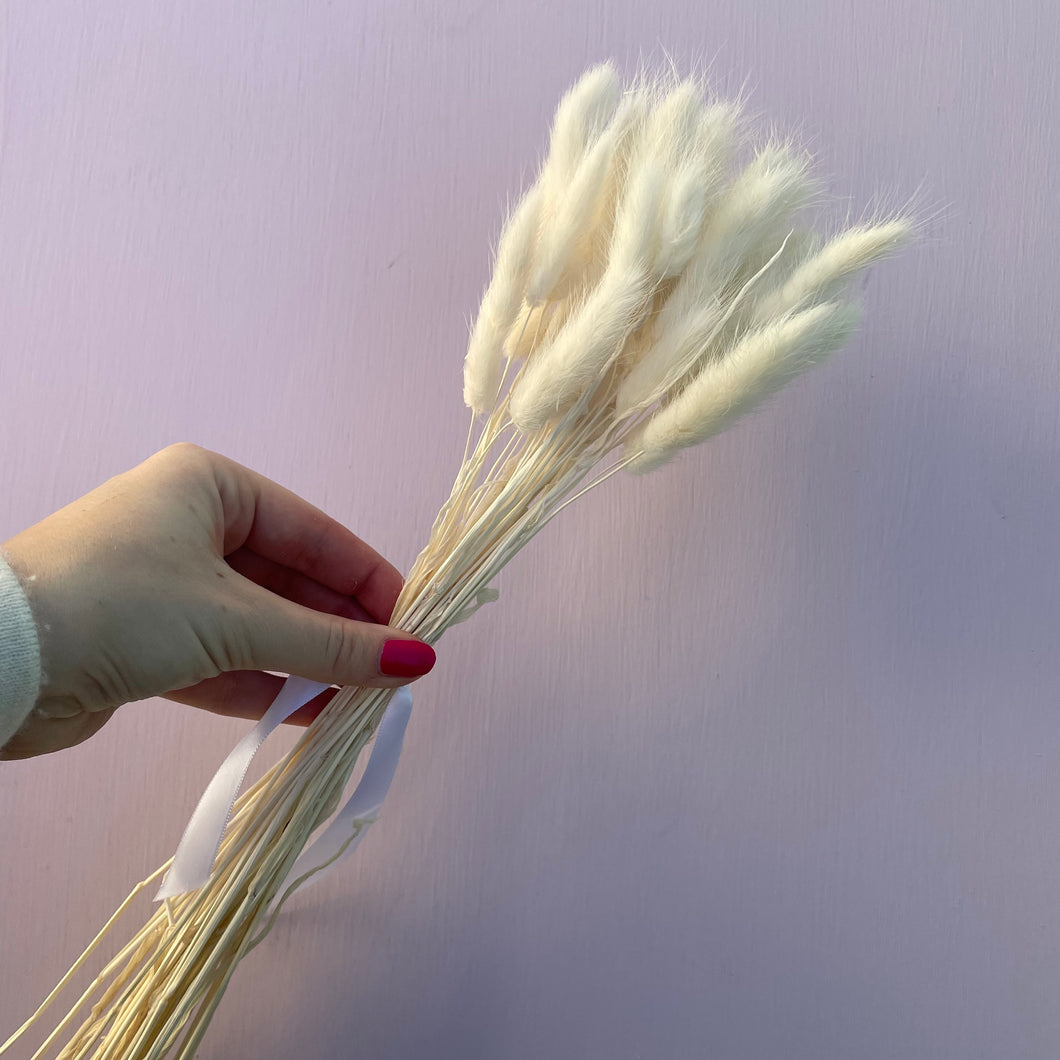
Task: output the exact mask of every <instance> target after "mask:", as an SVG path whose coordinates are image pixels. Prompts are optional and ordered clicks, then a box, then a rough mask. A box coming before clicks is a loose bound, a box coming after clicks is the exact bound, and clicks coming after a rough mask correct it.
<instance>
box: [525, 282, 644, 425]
mask: <svg viewBox="0 0 1060 1060" xmlns="http://www.w3.org/2000/svg"><path fill="white" fill-rule="evenodd" d="M649 280H650V277H649V274H648V271H647V269H645V268H643V267H642V268H636V267H634V268H627V269H617V268H615V269H608V270H607V272H606V273H604V276H603V278H602V279H601V281H600V283H599V284H598V285H597V286H596V287H595V288H594V289H593V290H592V292H591V293H590V294H589V295H588V297H587V298H586V300H585V302H584V304H583V305H582V306H581V307H580V308H579V309H577V310H575V311H574V312H572V314H571V316H570V317H569V319H568V320H567V321H566V323H565V324H564V326H563V327H562V328H561V329H560V330H559V332H558V333H557V334H556V336H555V338H554V339H553V340H552V342H551V343H550V344H549V345H548V346H547V347H545V348H544V349H542V350H540V351H539V352H537V353H536V354H535V355H534V357H533V358H532V359H531V360H529V361H528V362H527V364H526V367H525V368H524V369H523V373H522V375H521V376H520V378H519V381H518V382H517V383H516V384H515V385H514V386H513V387H512V391H511V404H510V412H511V417H512V422H513V423H514V424H515V425H516V427H518V428H519V429H520V430H521V431H525V432H533V431H537V430H540V429H541V428H542V427H543V426H544V425H545V424H546V423H547V422H548V421H549V420H551V419H554V418H555V417H557V416H559V415H561V414H562V413H564V412H566V411H567V410H568V409H569V408H571V406H573V405H574V404H575V403H576V402H577V400H578V398H579V397H580V396H581V395H582V394H584V393H585V392H586V391H587V390H588V389H589V388H591V387H592V385H593V384H594V383H595V382H596V381H597V380H598V379H599V378H600V376H601V374H602V373H603V371H604V370H605V369H606V368H607V366H608V365H609V364H610V363H611V362H612V361H614V360H615V359H616V358H617V357H618V355H619V354H620V353H621V351H622V347H623V345H624V343H625V341H626V339H627V338H628V337H629V335H630V334H631V333H632V332H633V331H634V329H635V328H636V327H637V325H638V324H639V323H640V322H641V320H642V318H643V314H644V311H645V308H646V306H647V304H648V301H649V299H650V297H651V288H650V283H649Z"/></svg>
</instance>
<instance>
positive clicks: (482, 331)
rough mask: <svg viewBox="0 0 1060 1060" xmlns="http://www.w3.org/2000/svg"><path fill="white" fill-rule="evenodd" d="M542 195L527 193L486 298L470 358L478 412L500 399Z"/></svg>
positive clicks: (468, 394)
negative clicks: (506, 344) (504, 362)
mask: <svg viewBox="0 0 1060 1060" xmlns="http://www.w3.org/2000/svg"><path fill="white" fill-rule="evenodd" d="M542 197H543V196H542V189H541V187H540V185H535V186H534V187H533V188H531V189H530V191H528V192H527V193H526V195H525V196H523V199H522V200H521V201H520V203H519V204H518V205H517V206H516V208H515V210H514V211H513V213H512V215H511V217H510V218H509V219H508V222H507V224H506V225H505V226H504V228H503V230H502V232H501V237H500V239H499V240H498V243H497V254H496V259H495V261H494V265H493V276H492V278H491V280H490V284H489V287H487V288H486V293H485V294H484V295H483V297H482V304H481V305H480V306H479V311H478V315H477V317H476V318H475V325H474V328H473V329H472V331H471V339H470V341H469V342H468V347H467V354H466V356H465V357H464V402H465V404H467V405H468V406H469V407H470V408H472V409H473V410H474V411H475V412H485V411H486V410H487V409H490V408H492V407H493V403H494V402H495V401H496V399H497V390H498V387H499V386H500V380H501V368H502V364H501V362H502V358H503V351H504V342H505V339H506V338H507V337H508V334H509V332H510V331H511V329H512V327H513V326H514V324H515V322H516V320H517V319H518V316H519V312H520V309H521V308H522V305H523V291H524V289H525V287H526V277H527V274H528V273H529V271H530V265H531V262H532V260H533V254H534V243H535V240H536V235H537V229H538V223H539V220H540V216H541V203H542Z"/></svg>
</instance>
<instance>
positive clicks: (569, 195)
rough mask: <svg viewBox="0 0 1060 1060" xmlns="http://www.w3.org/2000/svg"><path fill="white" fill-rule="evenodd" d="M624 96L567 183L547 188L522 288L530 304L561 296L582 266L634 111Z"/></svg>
mask: <svg viewBox="0 0 1060 1060" xmlns="http://www.w3.org/2000/svg"><path fill="white" fill-rule="evenodd" d="M636 110H637V108H636V105H635V102H634V100H633V99H632V98H630V97H627V98H626V99H625V100H623V101H622V103H621V104H620V105H619V107H618V110H617V111H616V112H615V115H614V117H613V118H612V119H611V121H610V123H609V124H608V125H607V127H606V128H605V129H604V130H603V131H602V132H601V133H600V134H599V136H597V137H596V139H595V140H594V141H593V142H592V143H591V144H589V146H588V148H587V149H586V151H585V153H584V154H583V156H582V158H581V161H580V162H579V163H578V165H577V167H576V168H575V169H574V172H573V173H572V174H571V176H570V179H569V181H568V182H567V184H566V186H565V187H564V188H562V189H555V191H554V193H553V192H550V195H549V203H548V211H549V212H548V215H547V223H546V224H545V225H544V227H543V231H542V233H541V238H540V240H539V244H538V248H537V254H536V257H535V261H534V268H533V270H532V272H531V274H530V278H529V282H528V285H527V290H526V300H527V302H528V303H529V304H530V305H541V304H542V303H543V302H546V301H548V300H549V299H553V298H557V297H562V296H563V294H564V293H565V292H564V287H565V286H566V285H569V283H570V282H571V279H572V276H573V275H575V274H577V272H578V271H579V270H584V268H585V267H586V265H587V263H588V260H589V258H590V256H591V254H592V250H593V234H594V232H595V231H596V230H597V229H598V228H599V227H600V225H601V223H602V222H603V220H604V215H605V212H606V210H607V207H608V198H609V194H610V193H611V192H612V190H613V179H612V170H613V169H614V167H615V164H616V160H617V158H618V152H619V148H620V146H621V143H622V139H623V137H624V136H625V135H626V133H627V132H628V130H629V127H630V124H631V122H632V121H633V119H634V116H635V114H636Z"/></svg>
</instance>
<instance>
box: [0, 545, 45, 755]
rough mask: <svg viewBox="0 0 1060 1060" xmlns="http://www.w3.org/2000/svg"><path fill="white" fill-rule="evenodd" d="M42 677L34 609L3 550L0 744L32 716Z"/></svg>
mask: <svg viewBox="0 0 1060 1060" xmlns="http://www.w3.org/2000/svg"><path fill="white" fill-rule="evenodd" d="M40 681H41V669H40V641H39V639H38V637H37V627H36V624H35V623H34V621H33V612H32V611H30V607H29V600H27V599H26V594H25V592H23V590H22V586H21V585H20V584H19V581H18V578H17V577H16V575H15V572H14V571H13V570H12V569H11V568H10V567H9V566H8V564H7V560H6V559H5V558H4V555H3V553H2V552H0V747H3V745H4V744H5V743H7V741H8V740H9V739H10V738H11V737H12V736H14V735H15V733H16V732H18V730H19V729H20V728H21V727H22V723H23V722H24V721H25V720H26V718H27V717H28V716H29V712H30V711H31V710H32V709H33V704H34V703H36V702H37V695H38V693H39V691H40Z"/></svg>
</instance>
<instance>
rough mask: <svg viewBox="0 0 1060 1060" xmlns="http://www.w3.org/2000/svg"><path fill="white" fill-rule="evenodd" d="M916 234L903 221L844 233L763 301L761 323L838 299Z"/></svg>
mask: <svg viewBox="0 0 1060 1060" xmlns="http://www.w3.org/2000/svg"><path fill="white" fill-rule="evenodd" d="M912 231H913V226H912V224H911V222H909V221H908V220H906V219H905V218H901V217H899V218H895V219H894V220H893V221H887V222H885V223H884V224H879V225H859V226H858V227H856V228H851V229H849V230H848V231H846V232H843V233H841V234H840V235H838V236H836V237H835V238H834V239H832V240H831V241H829V242H828V243H826V244H825V245H824V246H823V247H822V248H821V249H820V250H819V251H817V253H815V254H812V255H811V256H810V257H808V258H807V259H806V260H805V261H804V262H803V263H802V264H800V265H799V266H797V267H796V268H795V269H794V271H793V272H792V274H791V276H790V277H789V278H788V280H787V282H786V283H784V284H783V285H782V286H781V287H779V288H778V289H777V290H776V291H774V292H773V293H772V294H771V295H770V296H769V297H767V298H764V299H763V300H762V302H761V304H760V305H759V306H758V307H757V311H756V317H757V319H759V320H767V319H769V318H770V317H772V316H776V315H777V314H778V313H789V312H791V311H792V310H795V309H799V308H802V307H803V306H807V305H811V304H813V303H815V302H823V301H827V300H828V299H830V298H834V297H835V296H836V295H837V294H838V293H839V292H840V291H841V290H842V289H843V287H845V286H846V284H847V283H849V282H850V280H851V279H853V277H854V276H855V275H857V273H859V272H861V270H862V269H864V268H866V267H867V266H868V265H871V264H872V263H873V262H874V261H878V260H879V259H880V258H883V257H886V256H887V255H888V254H891V253H893V252H894V251H895V250H897V249H898V248H899V247H900V246H901V245H902V244H903V243H905V242H906V241H907V240H908V239H909V237H910V236H911V235H912Z"/></svg>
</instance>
